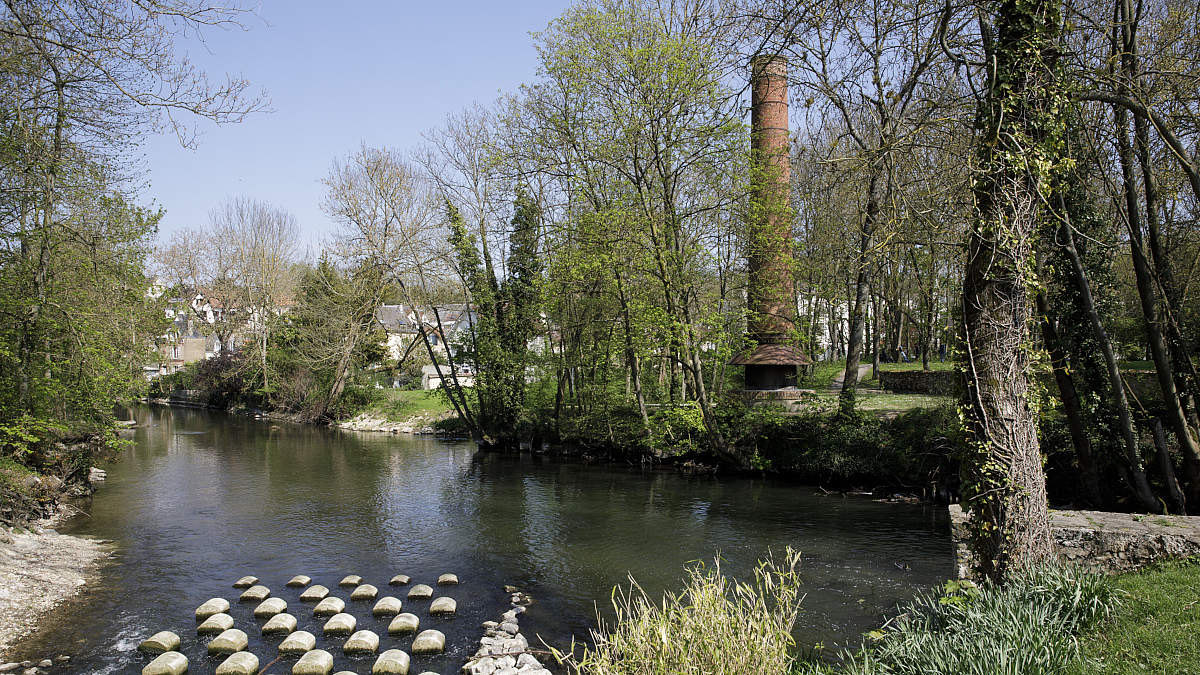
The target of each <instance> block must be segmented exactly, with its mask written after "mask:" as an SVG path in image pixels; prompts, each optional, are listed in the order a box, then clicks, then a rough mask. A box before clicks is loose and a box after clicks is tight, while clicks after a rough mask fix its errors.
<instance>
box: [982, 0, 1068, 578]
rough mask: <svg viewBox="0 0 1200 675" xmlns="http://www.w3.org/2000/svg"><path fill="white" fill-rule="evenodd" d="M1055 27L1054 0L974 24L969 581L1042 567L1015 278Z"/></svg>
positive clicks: (1036, 170)
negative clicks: (978, 51) (977, 77)
mask: <svg viewBox="0 0 1200 675" xmlns="http://www.w3.org/2000/svg"><path fill="white" fill-rule="evenodd" d="M1059 20H1060V15H1059V5H1058V2H1057V0H1003V1H1002V2H1000V3H998V4H997V5H996V6H995V9H994V21H995V24H994V26H992V25H988V24H987V23H986V21H987V19H981V21H983V22H984V25H982V26H981V30H982V32H983V34H984V35H985V37H987V38H988V39H987V40H986V42H985V46H986V52H987V59H986V60H987V63H988V66H987V67H988V78H987V79H988V81H987V85H988V86H987V91H986V94H985V98H984V99H983V100H982V101H981V102H980V108H979V111H978V114H979V125H980V127H981V132H982V138H981V139H980V141H979V169H978V170H977V172H976V174H975V180H974V186H973V191H974V193H975V217H974V218H973V219H972V221H971V227H970V231H969V233H968V240H967V267H966V274H965V276H964V279H963V342H964V349H965V352H966V354H965V363H964V368H965V371H966V373H967V401H966V402H967V410H966V425H967V430H968V432H969V434H970V437H971V442H972V445H973V447H974V450H975V456H974V457H972V458H971V459H970V460H969V461H967V462H964V473H965V476H964V478H966V481H965V486H966V492H965V493H964V496H965V497H966V500H967V504H968V506H969V508H970V510H971V512H972V517H973V528H972V529H973V532H972V535H973V536H972V539H973V545H974V549H975V554H976V559H977V561H978V565H979V567H980V572H982V574H983V575H984V576H986V577H988V578H990V579H993V580H995V581H998V582H1002V581H1004V580H1005V578H1006V577H1007V576H1008V574H1009V572H1010V571H1013V570H1018V569H1022V568H1028V567H1031V566H1035V565H1038V564H1041V563H1043V562H1045V561H1047V560H1050V559H1052V558H1053V556H1054V549H1053V544H1052V541H1051V538H1050V514H1049V508H1048V506H1047V503H1046V477H1045V475H1044V474H1043V472H1042V455H1041V452H1040V448H1039V446H1038V436H1037V422H1036V419H1035V417H1034V413H1033V410H1032V408H1031V406H1030V391H1029V388H1030V374H1029V369H1030V354H1029V350H1030V347H1029V341H1030V335H1029V320H1030V315H1029V311H1030V308H1029V295H1028V289H1027V288H1026V279H1027V277H1028V276H1029V275H1030V273H1031V272H1032V270H1031V269H1030V266H1031V265H1032V263H1033V257H1032V248H1031V242H1032V235H1033V232H1034V228H1035V224H1036V222H1037V218H1038V211H1039V207H1040V204H1041V201H1042V199H1043V195H1044V194H1045V192H1046V188H1045V185H1046V181H1047V177H1046V176H1044V175H1041V172H1042V171H1044V168H1043V167H1045V166H1047V165H1049V164H1052V163H1053V162H1054V161H1055V160H1056V159H1057V156H1056V155H1055V154H1054V149H1053V147H1048V146H1049V144H1047V143H1046V139H1047V137H1048V136H1051V135H1052V131H1051V130H1050V129H1048V128H1047V124H1049V122H1048V121H1047V120H1048V119H1052V115H1051V113H1050V112H1049V110H1050V108H1051V107H1052V106H1053V98H1054V97H1055V95H1056V93H1057V91H1058V89H1057V87H1058V81H1057V76H1056V70H1057V67H1056V65H1055V59H1056V54H1057V49H1058V46H1057V44H1058V34H1059ZM993 29H994V33H993ZM993 36H994V37H993Z"/></svg>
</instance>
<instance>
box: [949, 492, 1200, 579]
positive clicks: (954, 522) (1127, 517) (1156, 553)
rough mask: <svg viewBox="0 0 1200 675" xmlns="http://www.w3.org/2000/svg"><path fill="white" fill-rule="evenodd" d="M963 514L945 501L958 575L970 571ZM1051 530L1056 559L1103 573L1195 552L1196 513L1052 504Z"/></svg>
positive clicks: (1199, 543) (1199, 528)
mask: <svg viewBox="0 0 1200 675" xmlns="http://www.w3.org/2000/svg"><path fill="white" fill-rule="evenodd" d="M967 515H968V514H967V513H966V512H964V511H963V510H962V507H961V506H959V505H957V504H951V505H950V533H951V536H952V538H953V539H954V546H955V556H956V558H957V564H958V576H959V577H960V578H965V577H967V576H969V572H970V569H971V553H970V551H969V550H968V548H967V543H966V542H967V539H966V537H967ZM1050 530H1051V536H1052V537H1053V538H1054V546H1055V548H1056V549H1057V551H1058V558H1059V560H1062V561H1064V562H1071V563H1075V564H1077V565H1080V566H1081V567H1084V568H1086V569H1090V570H1093V571H1097V572H1104V573H1108V574H1113V573H1117V572H1127V571H1130V570H1135V569H1138V568H1141V567H1145V566H1146V565H1149V564H1151V563H1154V562H1158V561H1160V560H1169V559H1174V558H1187V557H1190V556H1195V555H1200V516H1159V515H1146V514H1140V513H1110V512H1107V511H1053V510H1052V511H1051V512H1050Z"/></svg>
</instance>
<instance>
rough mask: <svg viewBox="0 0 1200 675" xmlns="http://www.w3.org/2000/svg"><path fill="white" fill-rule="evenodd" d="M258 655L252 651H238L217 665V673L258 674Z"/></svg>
mask: <svg viewBox="0 0 1200 675" xmlns="http://www.w3.org/2000/svg"><path fill="white" fill-rule="evenodd" d="M256 673H258V657H257V656H255V655H253V654H251V653H250V652H238V653H236V654H234V655H233V656H230V657H229V658H227V659H225V661H224V662H223V663H221V665H219V666H217V672H216V675H256Z"/></svg>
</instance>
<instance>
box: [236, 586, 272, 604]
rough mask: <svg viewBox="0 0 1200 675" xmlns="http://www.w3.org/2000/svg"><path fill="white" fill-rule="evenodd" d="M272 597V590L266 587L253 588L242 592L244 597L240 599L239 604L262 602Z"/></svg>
mask: <svg viewBox="0 0 1200 675" xmlns="http://www.w3.org/2000/svg"><path fill="white" fill-rule="evenodd" d="M269 597H271V589H269V588H267V587H266V586H251V587H250V588H247V589H246V590H244V591H242V596H241V597H240V598H238V601H239V602H262V601H263V600H266V599H267V598H269Z"/></svg>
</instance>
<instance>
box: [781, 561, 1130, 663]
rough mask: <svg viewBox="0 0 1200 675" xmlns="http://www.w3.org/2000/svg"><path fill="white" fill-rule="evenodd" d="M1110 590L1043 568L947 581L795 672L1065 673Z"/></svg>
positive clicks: (1110, 601) (1072, 573) (1107, 604)
mask: <svg viewBox="0 0 1200 675" xmlns="http://www.w3.org/2000/svg"><path fill="white" fill-rule="evenodd" d="M1117 596H1118V593H1117V591H1116V590H1115V589H1114V588H1113V586H1112V585H1111V584H1109V583H1108V582H1107V581H1106V580H1104V579H1103V578H1102V577H1100V576H1099V575H1095V574H1090V573H1087V572H1082V571H1079V570H1076V569H1073V568H1064V567H1057V566H1055V567H1047V568H1043V569H1039V570H1035V571H1031V572H1028V573H1026V574H1023V575H1019V576H1017V577H1016V578H1013V579H1010V580H1009V582H1008V583H1007V584H1006V585H1005V586H1003V587H996V586H991V585H983V586H976V585H974V584H972V583H970V582H959V581H950V582H947V583H946V586H945V588H944V589H943V591H942V592H941V593H935V594H925V595H921V596H918V597H917V599H916V600H914V601H913V602H912V603H910V604H909V605H907V606H905V607H903V608H902V611H901V613H900V615H899V616H897V617H896V618H894V619H892V620H891V621H889V622H888V623H887V624H886V625H885V626H884V627H883V628H882V629H880V630H878V631H872V632H871V633H870V634H869V635H868V639H867V644H865V645H864V646H863V648H862V649H860V650H858V651H856V652H845V653H843V654H842V657H843V663H841V664H836V665H829V664H822V663H807V664H802V665H800V666H799V667H798V670H797V671H796V672H797V673H804V674H810V675H815V674H818V673H819V674H827V673H846V674H852V675H937V674H944V675H960V674H962V675H1028V674H1030V673H1044V674H1051V673H1063V674H1064V675H1065V674H1066V673H1072V672H1076V670H1075V669H1077V668H1079V667H1080V664H1081V663H1083V662H1084V653H1083V650H1082V649H1081V647H1080V642H1079V639H1078V637H1077V636H1078V635H1079V634H1080V633H1081V632H1084V631H1086V630H1088V629H1089V628H1090V627H1091V626H1094V625H1095V624H1097V623H1098V622H1100V621H1101V620H1103V619H1105V618H1107V617H1109V616H1110V615H1111V614H1112V612H1113V610H1114V609H1115V607H1116V605H1117V602H1118V600H1117Z"/></svg>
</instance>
